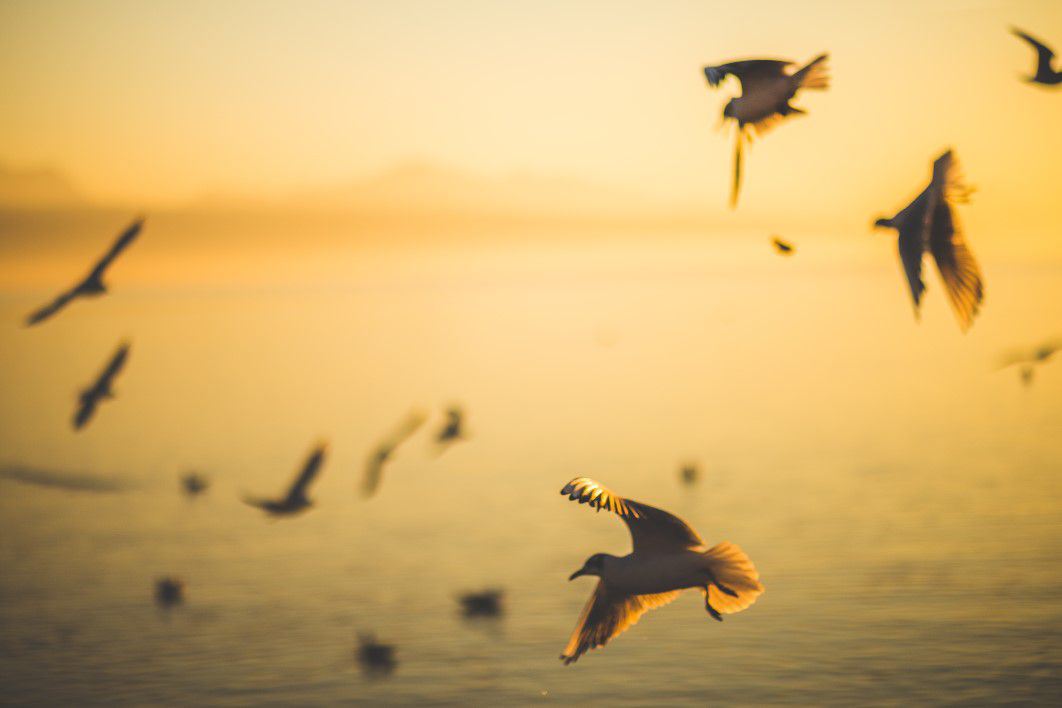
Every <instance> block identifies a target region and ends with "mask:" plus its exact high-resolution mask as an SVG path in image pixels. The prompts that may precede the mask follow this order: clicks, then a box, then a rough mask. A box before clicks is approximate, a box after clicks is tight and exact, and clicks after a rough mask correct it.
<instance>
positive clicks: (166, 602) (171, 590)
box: [155, 576, 184, 607]
mask: <svg viewBox="0 0 1062 708" xmlns="http://www.w3.org/2000/svg"><path fill="white" fill-rule="evenodd" d="M155 602H156V603H157V604H158V605H159V606H160V607H173V606H174V605H179V604H181V603H182V602H184V581H183V580H181V579H180V578H175V577H172V576H167V577H165V578H159V579H158V580H156V581H155Z"/></svg>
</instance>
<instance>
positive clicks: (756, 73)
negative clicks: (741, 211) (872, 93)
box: [704, 54, 830, 207]
mask: <svg viewBox="0 0 1062 708" xmlns="http://www.w3.org/2000/svg"><path fill="white" fill-rule="evenodd" d="M828 57H829V55H828V54H822V55H820V56H817V57H815V58H814V59H812V60H811V61H810V62H809V63H808V64H807V66H805V67H804V68H802V69H799V70H797V71H795V72H793V73H789V72H788V69H789V67H791V66H793V62H791V61H782V60H778V59H745V60H743V61H733V62H729V63H727V64H719V65H718V66H706V67H704V75H705V77H706V78H707V79H708V85H709V86H711V87H713V88H714V87H716V86H718V85H719V84H720V83H722V82H723V79H725V78H726V77H727V76H736V77H737V79H738V80H739V81H740V82H741V95H740V96H738V97H736V98H731V99H730V101H729V102H728V103H727V104H726V106H725V107H724V108H723V120H724V121H727V120H729V121H732V122H734V123H736V125H737V132H736V140H735V147H734V181H733V185H732V187H731V191H730V206H731V207H736V206H737V202H738V193H739V192H740V191H741V175H742V166H743V161H742V160H743V158H742V154H743V150H744V144H745V143H751V142H752V134H753V133H755V135H756V137H761V136H763V135H764V134H766V133H767V132H768V131H769V130H770V129H771V128H773V127H774V126H776V125H777V124H778V123H779V122H780V121H782V120H783V119H784V118H786V117H787V116H791V115H800V114H803V113H805V112H806V111H804V110H802V109H800V108H797V107H796V106H792V105H790V103H789V101H790V99H792V98H793V97H794V96H796V93H797V91H799V90H800V89H802V88H803V89H819V90H825V89H827V88H829V85H830V79H829V76H828V75H827V70H826V59H827V58H828Z"/></svg>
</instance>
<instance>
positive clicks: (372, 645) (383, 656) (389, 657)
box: [358, 633, 398, 673]
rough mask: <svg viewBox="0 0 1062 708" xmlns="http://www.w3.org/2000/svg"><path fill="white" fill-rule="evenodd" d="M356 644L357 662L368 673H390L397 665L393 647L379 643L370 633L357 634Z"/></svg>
mask: <svg viewBox="0 0 1062 708" xmlns="http://www.w3.org/2000/svg"><path fill="white" fill-rule="evenodd" d="M358 643H359V645H360V646H359V647H358V660H359V661H360V662H361V665H362V666H364V667H365V668H366V669H368V670H369V671H371V672H378V673H390V672H391V671H393V670H394V668H395V666H397V665H398V661H397V660H396V659H395V648H394V645H391V644H381V643H379V642H378V641H376V636H375V635H373V634H371V633H367V634H361V633H359V634H358Z"/></svg>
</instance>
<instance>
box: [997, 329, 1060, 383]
mask: <svg viewBox="0 0 1062 708" xmlns="http://www.w3.org/2000/svg"><path fill="white" fill-rule="evenodd" d="M1059 349H1062V340H1058V339H1056V340H1052V341H1049V342H1044V343H1043V344H1040V345H1039V346H1036V347H1034V348H1033V349H1019V350H1015V351H1011V352H1009V353H1008V354H1006V355H1005V356H1003V357H1001V358H1000V363H999V366H998V368H1000V369H1005V368H1007V367H1010V366H1014V365H1015V364H1020V368H1019V373H1020V375H1021V382H1022V383H1023V384H1025V385H1026V386H1029V385H1031V384H1032V381H1033V376H1034V374H1035V369H1036V367H1037V366H1040V365H1043V364H1046V363H1047V362H1048V361H1050V359H1051V357H1052V356H1054V353H1055V352H1057V351H1058V350H1059Z"/></svg>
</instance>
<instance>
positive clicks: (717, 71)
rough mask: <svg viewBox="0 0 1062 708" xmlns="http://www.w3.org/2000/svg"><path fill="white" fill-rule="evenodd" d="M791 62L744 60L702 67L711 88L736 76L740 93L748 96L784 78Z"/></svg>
mask: <svg viewBox="0 0 1062 708" xmlns="http://www.w3.org/2000/svg"><path fill="white" fill-rule="evenodd" d="M792 63H793V62H791V61H781V60H779V59H746V60H744V61H732V62H730V63H728V64H720V65H719V66H706V67H704V76H705V78H707V79H708V84H709V85H710V86H712V87H715V86H718V85H719V84H720V83H722V81H723V79H725V78H726V77H727V76H736V77H737V79H738V81H740V82H741V93H742V94H743V95H744V94H748V93H751V92H753V91H755V90H756V87H757V86H758V85H762V84H766V83H770V82H773V81H776V80H777V79H780V78H785V77H786V76H787V74H786V73H785V70H786V67H788V66H790V65H791V64H792Z"/></svg>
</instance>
